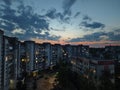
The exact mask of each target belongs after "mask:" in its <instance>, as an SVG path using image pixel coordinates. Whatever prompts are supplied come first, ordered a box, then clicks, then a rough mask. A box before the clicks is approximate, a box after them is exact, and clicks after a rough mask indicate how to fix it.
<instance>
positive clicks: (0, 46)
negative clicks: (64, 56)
mask: <svg viewBox="0 0 120 90" xmlns="http://www.w3.org/2000/svg"><path fill="white" fill-rule="evenodd" d="M3 34H4V32H3V31H2V30H0V90H3V72H4V71H3Z"/></svg>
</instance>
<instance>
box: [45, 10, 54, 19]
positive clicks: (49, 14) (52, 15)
mask: <svg viewBox="0 0 120 90" xmlns="http://www.w3.org/2000/svg"><path fill="white" fill-rule="evenodd" d="M46 16H47V17H49V18H51V19H55V18H56V9H55V8H52V9H50V10H48V11H47V13H46Z"/></svg>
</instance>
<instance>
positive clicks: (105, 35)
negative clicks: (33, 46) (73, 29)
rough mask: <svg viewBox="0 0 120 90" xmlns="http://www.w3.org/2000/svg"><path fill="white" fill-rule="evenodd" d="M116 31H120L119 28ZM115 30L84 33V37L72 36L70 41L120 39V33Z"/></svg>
mask: <svg viewBox="0 0 120 90" xmlns="http://www.w3.org/2000/svg"><path fill="white" fill-rule="evenodd" d="M114 32H120V31H118V30H114ZM114 32H113V31H111V32H96V33H92V34H88V35H84V36H83V37H81V38H80V37H78V38H72V39H70V40H69V42H84V41H92V42H93V41H105V40H107V41H118V42H119V41H120V33H119V34H115V33H114Z"/></svg>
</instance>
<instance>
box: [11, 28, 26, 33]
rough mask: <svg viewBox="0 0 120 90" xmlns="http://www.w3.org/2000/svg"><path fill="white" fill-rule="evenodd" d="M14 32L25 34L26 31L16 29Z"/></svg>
mask: <svg viewBox="0 0 120 90" xmlns="http://www.w3.org/2000/svg"><path fill="white" fill-rule="evenodd" d="M12 33H13V34H25V31H24V30H22V29H15V30H13V31H12Z"/></svg>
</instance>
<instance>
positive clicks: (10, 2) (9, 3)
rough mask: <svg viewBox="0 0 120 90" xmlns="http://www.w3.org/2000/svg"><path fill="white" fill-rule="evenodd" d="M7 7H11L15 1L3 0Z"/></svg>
mask: <svg viewBox="0 0 120 90" xmlns="http://www.w3.org/2000/svg"><path fill="white" fill-rule="evenodd" d="M2 1H3V2H4V3H5V4H6V5H8V6H10V5H11V4H12V1H13V0H2Z"/></svg>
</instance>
